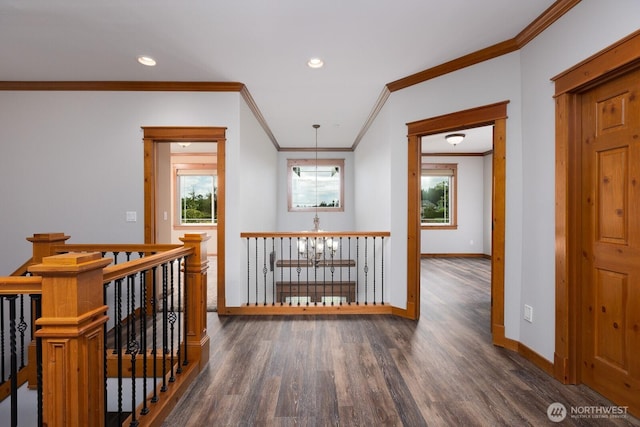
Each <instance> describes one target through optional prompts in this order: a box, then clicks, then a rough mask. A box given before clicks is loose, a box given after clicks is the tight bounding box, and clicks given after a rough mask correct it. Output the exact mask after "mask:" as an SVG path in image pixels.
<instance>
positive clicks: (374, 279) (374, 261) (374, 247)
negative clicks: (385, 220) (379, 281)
mask: <svg viewBox="0 0 640 427" xmlns="http://www.w3.org/2000/svg"><path fill="white" fill-rule="evenodd" d="M373 305H376V236H373Z"/></svg>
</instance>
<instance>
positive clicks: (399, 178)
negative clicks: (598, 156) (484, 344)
mask: <svg viewBox="0 0 640 427" xmlns="http://www.w3.org/2000/svg"><path fill="white" fill-rule="evenodd" d="M638 16H640V2H637V1H635V0H620V1H616V2H603V1H598V0H583V1H582V2H580V3H579V4H578V5H577V6H575V7H574V8H573V9H572V10H571V11H569V12H568V13H567V14H566V15H565V16H564V17H562V18H561V19H560V20H559V21H557V22H556V23H554V24H553V25H552V26H551V27H550V28H549V29H547V30H546V31H545V32H544V33H543V34H541V35H540V36H538V37H537V38H536V39H535V40H534V41H533V42H531V43H529V44H528V45H527V46H526V47H525V48H523V49H522V50H521V51H519V52H513V53H511V54H508V55H505V56H502V57H500V58H496V59H493V60H490V61H486V62H484V63H481V64H477V65H474V66H472V67H468V68H465V69H463V70H459V71H457V72H454V73H451V74H448V75H445V76H441V77H439V78H436V79H433V80H430V81H427V82H424V83H422V84H419V85H416V86H412V87H410V88H407V89H404V90H402V91H399V92H395V93H393V94H391V97H390V98H389V100H388V101H387V104H386V105H385V108H384V110H385V111H384V115H382V118H381V119H378V120H382V122H381V123H383V127H386V129H379V128H378V129H376V134H374V135H372V131H371V130H370V131H369V132H368V133H367V135H365V138H364V139H363V142H362V143H361V146H362V147H359V150H368V147H367V145H368V144H371V147H376V148H379V147H380V146H381V145H384V143H382V142H381V141H379V135H380V134H385V133H387V134H388V139H387V141H386V144H387V146H388V148H386V149H383V150H380V154H378V157H380V159H382V158H383V157H384V156H389V158H390V162H389V163H388V165H389V171H390V172H389V173H390V183H391V188H392V189H393V190H392V191H391V193H390V194H389V205H390V209H391V212H390V222H391V230H392V235H393V240H394V241H395V242H405V241H406V238H407V232H406V230H407V225H406V206H407V196H406V194H407V182H406V181H407V179H406V171H407V152H406V133H407V128H406V123H408V122H413V121H416V120H421V119H425V118H429V117H435V116H439V115H443V114H447V113H451V112H456V111H460V110H464V109H467V108H473V107H478V106H482V105H487V104H491V103H495V102H499V101H504V100H509V101H510V103H509V104H508V108H507V113H508V120H507V147H506V149H507V162H506V179H507V188H506V247H505V250H506V256H505V334H506V336H507V338H511V339H514V340H517V341H520V342H522V343H524V344H525V345H527V346H528V347H529V348H531V349H533V350H534V351H536V352H537V353H538V354H540V355H542V356H543V357H545V358H546V359H548V360H550V361H552V360H553V352H554V333H555V312H554V310H555V299H554V294H555V276H554V274H555V265H554V253H555V239H554V199H555V194H554V167H555V164H554V149H555V135H554V132H555V115H554V114H555V113H554V111H555V106H554V103H553V83H552V82H551V81H550V79H551V78H552V77H553V76H555V75H557V74H559V73H560V72H562V71H564V70H565V69H567V68H569V67H571V66H573V65H575V64H576V63H578V62H580V61H582V60H584V59H586V58H587V57H589V56H591V55H592V54H595V53H596V52H598V51H599V50H601V49H603V48H605V47H607V46H609V45H611V44H612V43H614V42H616V41H618V40H619V39H621V38H623V37H625V36H626V35H628V34H630V33H631V32H633V31H636V30H637V29H638V24H639V21H638ZM594 28H597V31H594ZM374 127H375V126H374ZM374 127H372V129H374ZM370 162H371V163H373V162H374V161H370ZM378 164H380V165H385V164H386V163H385V162H384V161H383V160H380V161H378ZM384 173H386V171H385V172H384ZM383 195H384V194H383ZM403 246H406V244H405V245H400V247H399V248H398V249H399V251H398V252H395V251H394V257H393V258H392V259H391V261H390V268H392V269H393V282H392V284H391V286H393V287H394V288H393V289H392V290H391V291H390V292H391V294H392V295H403V292H404V291H403V290H402V289H401V288H403V287H406V252H403V250H404V248H403ZM405 297H406V296H405ZM392 302H393V303H394V305H398V306H400V307H404V300H401V301H399V300H398V299H397V298H396V299H394V300H393V301H392ZM524 303H527V304H530V305H532V306H533V307H534V323H531V324H530V323H528V322H525V321H524V320H523V319H522V305H523V304H524Z"/></svg>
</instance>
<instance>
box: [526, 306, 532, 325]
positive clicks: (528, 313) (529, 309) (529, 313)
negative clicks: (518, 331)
mask: <svg viewBox="0 0 640 427" xmlns="http://www.w3.org/2000/svg"><path fill="white" fill-rule="evenodd" d="M524 320H526V321H527V322H529V323H533V307H531V306H530V305H527V304H525V305H524Z"/></svg>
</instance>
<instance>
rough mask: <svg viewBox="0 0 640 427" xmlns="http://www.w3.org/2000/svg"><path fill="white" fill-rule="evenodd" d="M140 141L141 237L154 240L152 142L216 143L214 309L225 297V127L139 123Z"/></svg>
mask: <svg viewBox="0 0 640 427" xmlns="http://www.w3.org/2000/svg"><path fill="white" fill-rule="evenodd" d="M142 130H143V132H144V135H143V142H144V241H145V243H155V240H156V223H155V221H156V212H155V205H156V204H155V200H156V172H155V168H156V144H158V143H167V142H179V141H207V142H216V143H217V147H216V149H217V153H216V162H217V165H216V170H217V177H218V223H217V227H216V230H217V251H218V255H217V284H218V311H222V310H223V309H224V307H225V304H226V302H225V301H226V298H225V217H226V215H225V212H226V208H225V206H226V205H225V193H226V190H225V183H226V155H225V153H226V131H227V128H226V127H197V126H183V127H169V126H165V127H143V128H142Z"/></svg>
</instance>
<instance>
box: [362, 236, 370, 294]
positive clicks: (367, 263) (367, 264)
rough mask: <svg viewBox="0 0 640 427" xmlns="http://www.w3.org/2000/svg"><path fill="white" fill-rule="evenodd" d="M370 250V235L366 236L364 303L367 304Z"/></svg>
mask: <svg viewBox="0 0 640 427" xmlns="http://www.w3.org/2000/svg"><path fill="white" fill-rule="evenodd" d="M368 250H369V240H368V236H365V237H364V268H363V270H364V305H367V298H368V297H369V295H368V291H369V290H368V287H367V285H368V284H369V283H368V279H369V259H368V258H367V257H368V254H367V252H368Z"/></svg>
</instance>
